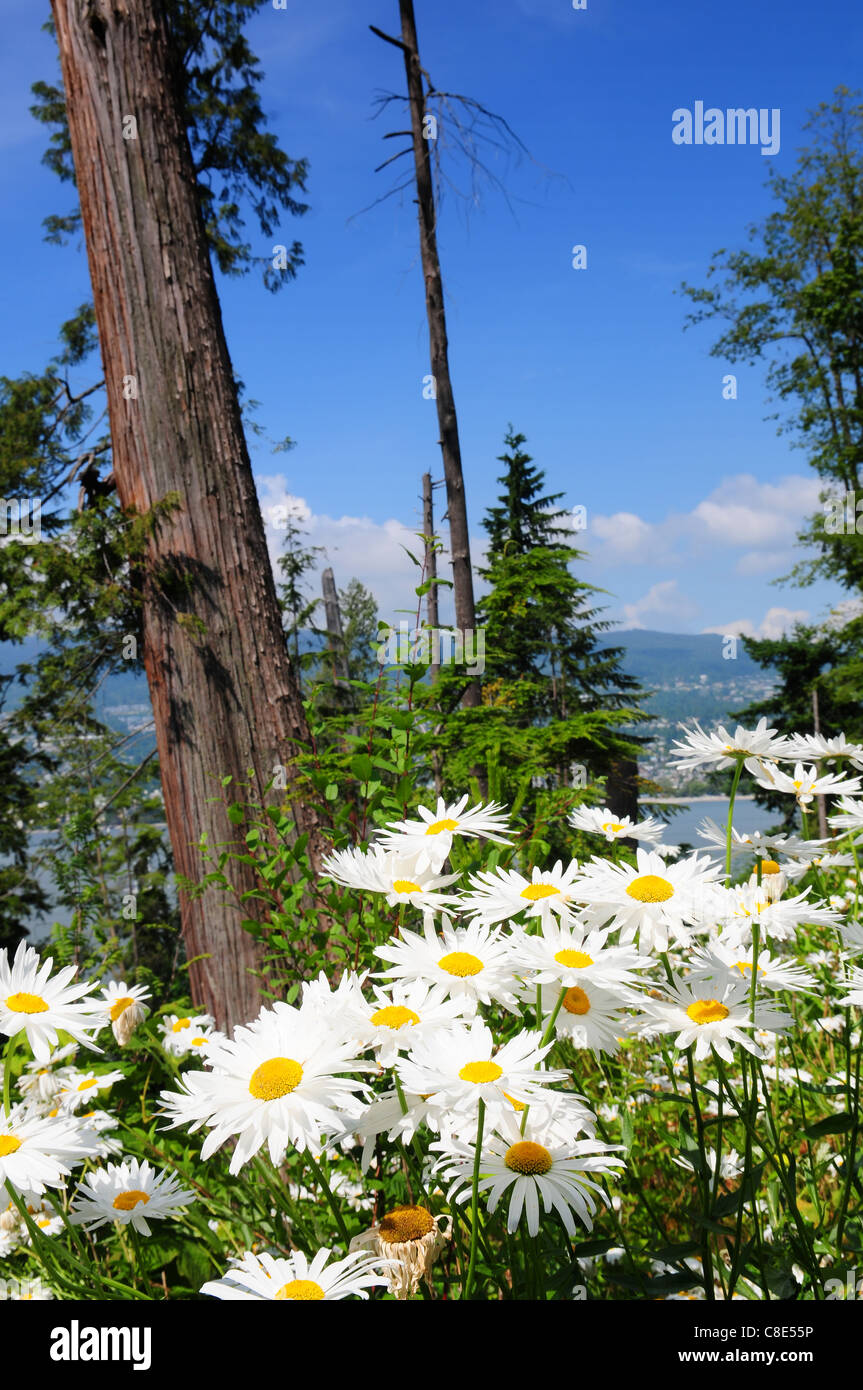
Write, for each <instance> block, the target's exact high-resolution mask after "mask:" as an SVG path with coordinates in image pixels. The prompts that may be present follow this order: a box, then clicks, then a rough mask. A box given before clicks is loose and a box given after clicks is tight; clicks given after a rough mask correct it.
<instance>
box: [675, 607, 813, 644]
mask: <svg viewBox="0 0 863 1390" xmlns="http://www.w3.org/2000/svg"><path fill="white" fill-rule="evenodd" d="M808 618H809V610H808V608H781V607H773V608H768V610H767V612H766V613H765V614H764V617H763V618H762V620H761V623H760V624H758V625H757V626H756V624H755V623H754V622H753V621H752V619H751V618H736V619H735V620H734V621H733V622H729V623H724V624H721V625H720V626H719V627H704V628H702V629H701V630H702V632H716V633H718V634H719V635H720V636H722V637H731V636H738V637H769V638H772V639H774V640H775V639H776V638H777V637H784V636H785V634H786V632H788V631H790V629H791V628H792V627H793V626H794V624H795V623H805V622H806V621H807V619H808Z"/></svg>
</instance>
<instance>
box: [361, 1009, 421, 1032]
mask: <svg viewBox="0 0 863 1390" xmlns="http://www.w3.org/2000/svg"><path fill="white" fill-rule="evenodd" d="M419 1021H420V1016H419V1014H415V1013H414V1011H413V1009H406V1008H405V1007H404V1005H402V1004H388V1005H387V1007H386V1008H385V1009H378V1011H377V1013H376V1014H372V1016H371V1020H370V1022H372V1023H374V1024H375V1026H376V1027H378V1028H404V1026H405V1024H406V1023H409V1024H410V1025H411V1027H413V1025H414V1024H415V1023H419Z"/></svg>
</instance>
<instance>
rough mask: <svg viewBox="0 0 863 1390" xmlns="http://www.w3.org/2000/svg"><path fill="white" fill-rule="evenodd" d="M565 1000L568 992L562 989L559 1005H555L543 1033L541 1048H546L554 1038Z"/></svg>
mask: <svg viewBox="0 0 863 1390" xmlns="http://www.w3.org/2000/svg"><path fill="white" fill-rule="evenodd" d="M565 998H566V990H565V989H562V990H561V991H560V994H559V996H558V1000H557V1003H556V1004H555V1006H554V1009H553V1011H552V1014H551V1017H550V1018H549V1020H548V1023H547V1024H546V1025H545V1032H544V1033H543V1035H542V1037H541V1039H540V1043H539V1045H540V1047H545V1045H546V1043H547V1042H549V1041H550V1039H551V1038H552V1037H553V1036H554V1025H555V1024H556V1023H557V1016H558V1014H559V1013H560V1009H561V1005H562V1004H563V1001H564V999H565Z"/></svg>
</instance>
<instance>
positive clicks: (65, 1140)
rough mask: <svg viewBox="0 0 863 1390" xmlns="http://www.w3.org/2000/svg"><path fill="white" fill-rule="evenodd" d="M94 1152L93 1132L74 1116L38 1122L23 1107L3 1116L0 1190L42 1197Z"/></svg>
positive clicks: (0, 1120)
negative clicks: (11, 1189) (10, 1190)
mask: <svg viewBox="0 0 863 1390" xmlns="http://www.w3.org/2000/svg"><path fill="white" fill-rule="evenodd" d="M94 1152H95V1144H94V1143H93V1139H92V1132H90V1133H88V1131H87V1129H86V1127H85V1126H84V1125H82V1124H80V1123H79V1122H78V1121H77V1120H75V1119H73V1118H72V1117H71V1116H69V1117H63V1118H60V1117H58V1118H57V1119H39V1118H37V1117H34V1116H32V1115H28V1114H27V1111H26V1110H25V1108H24V1106H22V1105H16V1106H13V1107H12V1109H11V1111H10V1112H9V1114H8V1115H5V1116H4V1115H0V1189H2V1188H3V1187H4V1186H6V1187H9V1188H14V1189H15V1191H17V1192H19V1193H27V1194H29V1193H32V1194H34V1195H35V1196H37V1197H41V1195H42V1193H43V1192H44V1191H45V1188H46V1187H61V1186H62V1184H63V1179H64V1178H66V1177H68V1175H69V1173H70V1171H71V1168H72V1167H74V1166H75V1165H76V1164H78V1163H82V1162H83V1161H84V1159H85V1158H89V1157H90V1156H91V1155H92V1154H93V1153H94Z"/></svg>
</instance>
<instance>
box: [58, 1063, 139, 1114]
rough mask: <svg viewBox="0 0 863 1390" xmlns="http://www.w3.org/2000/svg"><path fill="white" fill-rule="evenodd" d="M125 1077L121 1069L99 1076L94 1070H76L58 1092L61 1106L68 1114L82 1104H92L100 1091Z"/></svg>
mask: <svg viewBox="0 0 863 1390" xmlns="http://www.w3.org/2000/svg"><path fill="white" fill-rule="evenodd" d="M123 1079H124V1078H123V1073H122V1072H121V1071H107V1072H102V1073H101V1074H99V1075H98V1076H97V1074H96V1073H95V1072H92V1071H87V1072H83V1071H75V1072H73V1073H72V1075H71V1076H68V1077H67V1078H66V1080H65V1083H64V1085H63V1086H62V1087H61V1089H60V1091H59V1093H58V1099H59V1101H60V1108H61V1110H63V1111H64V1112H65V1113H66V1114H71V1113H72V1112H73V1111H75V1110H80V1109H81V1106H82V1105H88V1104H92V1102H93V1100H94V1099H95V1097H96V1095H97V1093H98V1092H99V1091H107V1090H108V1089H109V1088H110V1087H111V1086H113V1084H114V1082H115V1081H122V1080H123Z"/></svg>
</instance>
